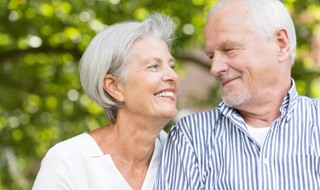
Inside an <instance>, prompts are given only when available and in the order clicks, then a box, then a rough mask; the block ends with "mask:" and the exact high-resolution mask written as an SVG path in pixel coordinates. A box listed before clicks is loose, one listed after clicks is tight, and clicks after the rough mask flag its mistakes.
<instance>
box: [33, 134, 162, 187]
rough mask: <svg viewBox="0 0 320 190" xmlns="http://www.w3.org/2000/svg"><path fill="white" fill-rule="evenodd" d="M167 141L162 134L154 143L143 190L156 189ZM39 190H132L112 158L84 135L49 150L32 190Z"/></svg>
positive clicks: (89, 137)
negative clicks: (155, 183)
mask: <svg viewBox="0 0 320 190" xmlns="http://www.w3.org/2000/svg"><path fill="white" fill-rule="evenodd" d="M166 138H167V134H166V133H165V132H164V131H161V132H160V134H159V137H158V138H157V139H156V141H155V149H154V152H153V156H152V159H151V162H150V165H149V168H148V172H147V174H146V177H145V180H144V182H143V185H142V188H141V189H142V190H150V189H152V187H153V183H154V181H155V179H156V174H157V171H158V167H159V164H160V160H161V154H162V148H163V146H164V143H165V141H166ZM37 189H41V190H43V189H46V190H57V189H59V190H61V189H68V190H71V189H75V190H81V189H90V190H91V189H94V190H99V189H104V190H106V189H110V190H129V189H131V187H130V186H129V184H128V183H127V181H126V180H125V179H124V177H123V176H122V175H121V173H120V172H119V171H118V169H117V168H116V166H115V164H114V163H113V161H112V159H111V157H110V155H109V154H106V155H104V154H103V152H102V151H101V149H100V148H99V146H98V144H97V143H96V142H95V140H94V139H93V138H92V137H91V136H90V135H89V134H87V133H84V134H81V135H78V136H75V137H73V138H71V139H68V140H66V141H63V142H61V143H58V144H57V145H55V146H54V147H52V148H51V149H49V151H48V152H47V154H46V156H45V157H44V158H43V160H42V162H41V168H40V170H39V173H38V175H37V178H36V180H35V182H34V186H33V190H37Z"/></svg>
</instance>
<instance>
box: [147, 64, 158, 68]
mask: <svg viewBox="0 0 320 190" xmlns="http://www.w3.org/2000/svg"><path fill="white" fill-rule="evenodd" d="M147 68H148V69H159V65H158V64H154V65H149V66H148V67H147Z"/></svg>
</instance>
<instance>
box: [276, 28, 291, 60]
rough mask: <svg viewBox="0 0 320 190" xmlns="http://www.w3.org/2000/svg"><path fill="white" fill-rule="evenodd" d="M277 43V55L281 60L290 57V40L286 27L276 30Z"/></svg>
mask: <svg viewBox="0 0 320 190" xmlns="http://www.w3.org/2000/svg"><path fill="white" fill-rule="evenodd" d="M275 37H276V43H277V46H278V50H277V55H278V59H279V61H280V62H283V61H285V60H286V59H288V58H289V57H290V41H289V37H288V31H287V30H286V29H284V28H278V29H277V30H276V32H275Z"/></svg>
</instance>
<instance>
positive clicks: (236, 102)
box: [205, 3, 278, 108]
mask: <svg viewBox="0 0 320 190" xmlns="http://www.w3.org/2000/svg"><path fill="white" fill-rule="evenodd" d="M205 41H206V51H207V55H208V57H209V58H210V60H211V71H210V72H211V73H212V74H213V75H214V77H215V78H216V80H217V81H218V82H219V83H220V85H221V88H222V96H223V100H224V102H225V103H226V105H228V106H230V107H235V108H238V107H239V106H242V105H246V104H248V103H249V104H250V103H255V102H259V101H260V100H261V99H262V98H264V96H266V94H268V93H265V92H269V91H270V88H274V87H273V85H274V84H273V83H275V82H276V80H277V72H276V70H277V63H278V60H277V44H276V41H275V40H274V39H262V38H261V37H259V36H258V35H257V34H255V33H254V32H253V31H252V29H251V28H250V27H249V26H248V24H247V22H246V9H245V8H244V7H243V5H241V4H239V3H232V4H229V5H227V6H226V7H224V8H222V9H221V10H220V11H219V12H217V13H216V14H214V15H212V16H211V17H210V18H209V20H208V22H207V24H206V28H205ZM266 90H267V91H266Z"/></svg>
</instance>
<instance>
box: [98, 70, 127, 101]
mask: <svg viewBox="0 0 320 190" xmlns="http://www.w3.org/2000/svg"><path fill="white" fill-rule="evenodd" d="M103 88H104V90H105V91H107V92H108V94H109V95H110V96H111V97H112V98H113V99H115V100H116V101H118V102H123V101H124V97H123V94H122V88H121V84H120V82H119V80H118V79H117V78H115V77H114V76H112V75H110V74H106V76H105V77H104V80H103Z"/></svg>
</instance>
